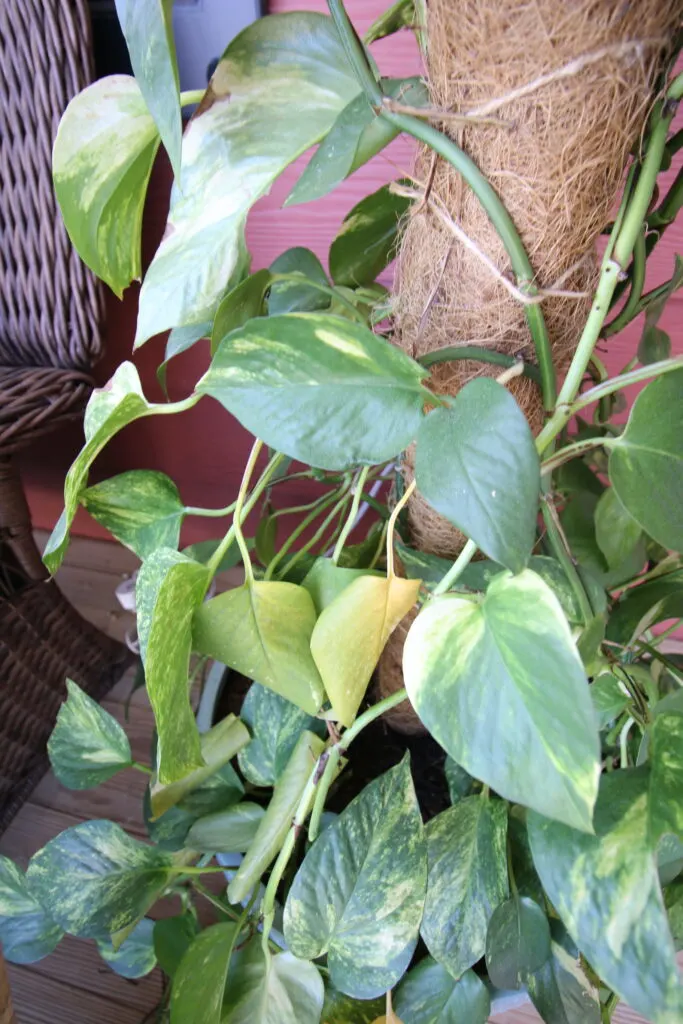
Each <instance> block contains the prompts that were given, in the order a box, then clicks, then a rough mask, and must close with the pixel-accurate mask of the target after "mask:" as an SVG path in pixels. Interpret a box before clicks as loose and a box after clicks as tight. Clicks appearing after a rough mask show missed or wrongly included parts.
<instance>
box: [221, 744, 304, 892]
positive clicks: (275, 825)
mask: <svg viewBox="0 0 683 1024" xmlns="http://www.w3.org/2000/svg"><path fill="white" fill-rule="evenodd" d="M323 748H324V743H323V741H322V740H321V739H320V737H319V736H316V735H315V734H314V733H312V732H302V733H301V735H300V736H299V739H298V740H297V743H296V746H295V747H294V750H293V751H292V755H291V757H290V758H289V761H288V762H287V766H286V768H285V769H284V771H283V773H282V775H281V776H280V778H279V779H278V781H277V783H276V785H275V789H274V790H273V796H272V798H271V801H270V803H269V804H268V809H267V811H266V813H265V816H264V817H263V818H262V820H261V823H260V825H259V827H258V829H257V832H256V835H255V837H254V841H253V842H252V844H251V846H250V847H249V850H248V851H247V853H246V856H245V857H244V860H243V861H242V863H241V864H240V866H239V868H238V869H237V872H236V873H235V876H234V878H233V879H232V881H231V882H230V885H229V886H228V899H229V900H230V902H231V903H241V902H242V900H243V899H245V898H246V897H247V896H248V895H249V893H250V892H251V890H252V889H253V887H254V885H256V883H257V882H258V881H259V879H260V878H261V875H262V874H263V872H264V871H265V870H266V868H268V867H269V866H270V864H271V863H272V861H273V860H274V859H275V857H276V855H277V854H278V853H279V852H280V847H281V846H282V843H283V842H284V839H285V836H286V835H287V832H288V831H289V829H290V828H291V825H292V818H293V817H294V814H295V812H296V809H297V807H298V804H299V800H300V799H301V794H302V793H303V791H304V788H305V786H306V783H307V782H308V779H309V777H310V774H311V772H312V771H313V768H314V766H315V762H316V760H317V759H318V757H320V754H321V753H322V751H323Z"/></svg>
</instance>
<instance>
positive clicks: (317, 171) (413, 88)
mask: <svg viewBox="0 0 683 1024" xmlns="http://www.w3.org/2000/svg"><path fill="white" fill-rule="evenodd" d="M382 90H383V92H384V93H385V95H387V96H390V97H392V98H393V99H400V102H401V103H404V104H406V105H407V106H412V107H419V106H425V104H426V103H427V102H428V99H429V94H428V92H427V89H426V87H425V85H424V82H423V81H422V79H420V78H384V79H382ZM398 134H399V129H398V128H396V127H395V126H394V125H393V124H392V123H391V122H390V121H387V119H386V118H383V117H382V116H381V115H379V114H377V112H376V111H375V110H373V108H372V106H371V105H370V103H369V101H368V99H367V97H366V96H365V94H364V93H361V94H360V95H359V96H354V98H353V99H352V100H350V102H349V103H348V104H347V105H346V106H345V107H344V109H343V110H342V111H341V113H340V114H339V116H338V117H337V119H336V121H335V122H334V124H333V125H332V127H331V128H330V130H329V132H328V133H327V135H326V136H325V138H324V139H323V141H322V142H321V143H320V146H319V147H318V149H317V151H316V152H315V153H314V154H313V156H312V157H311V159H310V160H309V162H308V164H307V165H306V167H305V169H304V172H303V174H302V175H301V177H300V178H299V180H298V181H297V183H296V185H295V186H294V188H293V189H292V191H291V192H290V193H289V195H288V196H287V199H286V200H285V206H296V205H297V204H298V203H309V202H311V200H313V199H320V198H321V197H322V196H326V195H327V194H328V193H329V192H332V190H333V189H335V188H336V187H337V185H339V184H340V183H341V182H342V181H343V180H344V178H348V176H349V175H350V174H353V172H354V171H356V170H358V168H359V167H362V165H363V164H365V163H367V162H368V160H371V159H372V157H373V156H375V155H376V154H377V153H379V152H380V151H381V150H382V149H384V147H385V146H388V145H389V143H390V142H391V141H392V140H393V139H395V138H396V136H397V135H398Z"/></svg>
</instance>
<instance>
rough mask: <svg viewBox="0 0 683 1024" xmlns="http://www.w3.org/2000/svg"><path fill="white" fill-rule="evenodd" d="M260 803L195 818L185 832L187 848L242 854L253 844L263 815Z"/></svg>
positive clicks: (246, 804) (242, 804)
mask: <svg viewBox="0 0 683 1024" xmlns="http://www.w3.org/2000/svg"><path fill="white" fill-rule="evenodd" d="M265 813H266V812H265V811H264V810H263V808H262V807H261V806H260V805H259V804H252V803H249V802H248V801H247V802H245V803H241V804H236V805H235V806H234V807H228V809H227V810H224V811H216V812H215V813H214V814H207V815H206V817H204V818H198V819H197V821H195V823H194V825H192V827H191V828H190V831H189V832H188V834H187V841H186V844H185V845H186V846H187V847H188V848H189V849H190V850H207V851H210V850H216V851H218V852H220V853H244V852H245V851H246V850H248V849H249V847H250V846H251V844H252V843H253V841H254V839H255V837H256V833H257V830H258V828H259V826H260V824H261V821H262V819H263V817H264V815H265Z"/></svg>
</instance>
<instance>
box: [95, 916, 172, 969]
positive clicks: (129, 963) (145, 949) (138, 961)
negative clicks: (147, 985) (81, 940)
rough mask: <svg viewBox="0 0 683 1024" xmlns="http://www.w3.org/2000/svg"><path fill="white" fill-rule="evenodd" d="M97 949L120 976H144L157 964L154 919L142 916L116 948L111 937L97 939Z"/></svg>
mask: <svg viewBox="0 0 683 1024" xmlns="http://www.w3.org/2000/svg"><path fill="white" fill-rule="evenodd" d="M97 949H98V950H99V954H100V956H101V957H102V959H103V960H104V962H105V963H107V964H109V966H110V967H111V969H112V971H114V972H115V973H116V974H120V975H121V977H122V978H133V979H134V978H144V977H145V975H146V974H149V973H150V971H153V970H154V968H155V967H156V965H157V958H156V953H155V952H154V921H151V920H150V919H149V918H148V917H143V919H142V921H138V923H137V924H136V925H135V928H133V930H132V932H131V933H130V935H129V936H128V938H126V939H125V940H124V941H123V942H122V943H121V945H120V946H119V948H118V949H114V946H113V944H112V941H111V939H106V940H103V939H101V940H100V941H98V943H97Z"/></svg>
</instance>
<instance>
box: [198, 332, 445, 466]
mask: <svg viewBox="0 0 683 1024" xmlns="http://www.w3.org/2000/svg"><path fill="white" fill-rule="evenodd" d="M425 376H426V371H425V370H423V369H422V368H421V367H420V366H419V365H418V364H417V363H415V362H413V360H412V359H410V358H409V357H408V356H406V355H405V354H404V353H403V352H401V351H400V350H399V349H397V348H395V347H394V346H393V345H390V344H389V342H387V341H385V340H384V339H383V338H380V337H378V336H377V335H375V334H373V333H372V331H370V330H369V329H368V328H366V327H363V325H362V324H357V323H352V322H351V321H349V320H345V319H342V318H341V317H333V316H330V315H327V314H321V313H289V314H286V315H284V316H276V317H269V318H268V319H257V320H251V321H250V322H249V323H247V324H246V325H245V326H244V327H243V328H240V329H238V330H236V331H234V332H233V333H232V334H229V335H228V336H227V337H226V338H224V339H223V341H222V342H221V344H220V346H219V348H218V351H217V352H216V355H215V356H214V358H213V361H212V363H211V366H210V368H209V370H208V372H207V373H206V374H205V375H204V376H203V377H202V378H201V380H200V381H199V383H198V384H197V388H196V390H197V391H198V392H200V393H203V394H208V395H211V396H212V397H213V398H215V399H217V401H219V402H220V403H221V404H222V405H223V406H225V408H226V409H227V410H228V411H229V412H231V413H232V414H233V416H235V417H236V418H237V419H238V420H239V421H240V423H241V424H242V426H244V427H246V429H247V430H249V431H250V432H251V433H252V434H255V435H256V436H257V437H260V438H261V439H262V440H263V441H265V443H266V444H269V445H270V446H271V447H273V448H277V450H278V451H281V452H284V453H285V454H286V455H289V456H290V457H291V458H295V459H299V460H300V461H302V462H306V463H307V464H308V465H311V466H316V467H317V468H319V469H346V468H349V467H351V466H355V465H357V464H358V463H370V464H374V463H380V462H385V461H386V460H387V459H390V458H393V456H395V455H396V454H397V453H398V452H399V451H401V450H402V449H403V448H405V447H406V445H408V444H409V443H410V441H412V440H413V438H414V437H415V436H416V434H417V430H418V426H419V424H420V421H421V419H422V406H423V404H424V403H425V401H429V400H430V395H429V392H427V391H426V390H425V389H424V387H423V386H422V383H421V382H422V380H423V379H424V377H425Z"/></svg>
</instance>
